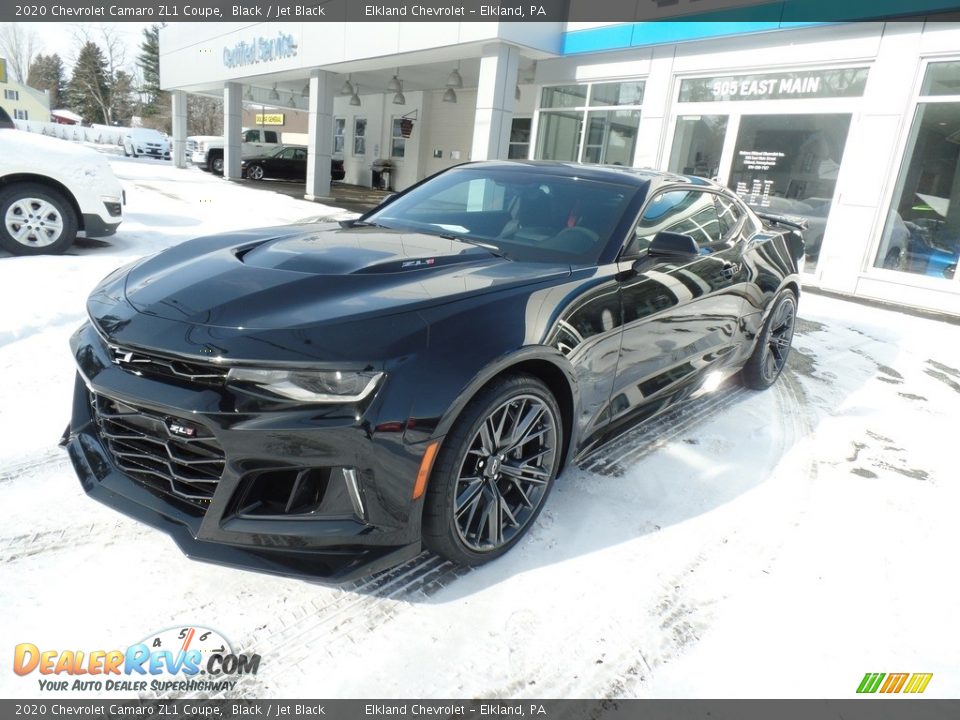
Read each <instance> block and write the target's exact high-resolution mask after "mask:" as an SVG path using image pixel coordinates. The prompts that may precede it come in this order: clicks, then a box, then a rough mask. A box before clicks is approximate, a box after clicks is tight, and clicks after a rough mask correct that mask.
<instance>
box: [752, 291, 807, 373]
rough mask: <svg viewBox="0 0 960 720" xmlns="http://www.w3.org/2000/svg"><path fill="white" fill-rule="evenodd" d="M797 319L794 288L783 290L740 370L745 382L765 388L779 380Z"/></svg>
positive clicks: (788, 353)
mask: <svg viewBox="0 0 960 720" xmlns="http://www.w3.org/2000/svg"><path fill="white" fill-rule="evenodd" d="M796 320H797V297H796V295H794V294H793V292H792V291H791V290H783V291H782V292H781V293H780V294H779V295H778V296H777V298H776V300H774V302H773V307H772V309H771V310H770V314H769V315H768V316H767V321H766V322H765V323H764V324H763V329H762V330H761V331H760V335H759V337H758V338H757V345H756V347H754V349H753V354H752V355H750V359H749V360H747V364H746V365H744V366H743V369H742V370H741V371H740V381H741V383H742V384H744V385H746V386H747V387H748V388H753V389H754V390H765V389H767V388H768V387H770V386H771V385H773V384H774V383H775V382H776V381H777V378H778V377H780V373H781V372H783V368H784V366H785V365H786V364H787V358H788V357H789V355H790V347H791V346H792V344H793V329H794V326H795V325H796Z"/></svg>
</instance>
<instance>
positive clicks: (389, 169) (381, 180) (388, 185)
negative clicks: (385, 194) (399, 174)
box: [370, 159, 393, 190]
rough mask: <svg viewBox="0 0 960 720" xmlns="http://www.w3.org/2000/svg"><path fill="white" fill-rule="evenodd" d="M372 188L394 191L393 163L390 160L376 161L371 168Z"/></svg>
mask: <svg viewBox="0 0 960 720" xmlns="http://www.w3.org/2000/svg"><path fill="white" fill-rule="evenodd" d="M370 170H371V175H372V178H371V180H372V182H371V186H372V187H373V188H374V189H376V190H393V187H392V184H393V183H392V182H391V181H392V179H393V163H392V162H391V161H390V160H385V159H381V160H374V161H373V165H371V166H370Z"/></svg>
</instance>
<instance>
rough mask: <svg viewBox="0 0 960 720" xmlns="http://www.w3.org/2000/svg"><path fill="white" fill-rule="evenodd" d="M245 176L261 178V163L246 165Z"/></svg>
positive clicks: (254, 178) (252, 178) (255, 178)
mask: <svg viewBox="0 0 960 720" xmlns="http://www.w3.org/2000/svg"><path fill="white" fill-rule="evenodd" d="M247 178H248V179H250V180H263V165H251V166H250V167H248V168H247Z"/></svg>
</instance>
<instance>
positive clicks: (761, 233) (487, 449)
mask: <svg viewBox="0 0 960 720" xmlns="http://www.w3.org/2000/svg"><path fill="white" fill-rule="evenodd" d="M637 218H639V220H637ZM771 223H772V224H764V222H763V221H762V220H761V219H760V218H759V217H758V216H757V215H756V214H754V212H753V211H752V210H750V209H749V208H748V207H747V206H746V205H744V204H743V202H742V201H741V200H740V199H739V198H737V197H736V196H735V195H733V194H732V193H731V192H730V191H729V190H727V189H725V188H723V187H722V186H719V185H717V184H715V183H713V182H710V181H707V180H703V179H700V178H695V177H681V176H677V175H673V174H666V173H660V172H657V171H653V170H638V169H633V168H625V167H614V166H584V165H577V164H573V163H559V162H532V161H531V162H526V161H525V162H479V163H469V164H464V165H460V166H456V167H453V168H450V169H448V170H445V171H443V172H441V173H439V174H437V175H434V176H433V177H431V178H428V179H427V180H424V181H422V182H421V183H419V184H417V185H415V186H413V187H412V188H409V189H407V190H406V191H404V192H402V193H400V194H398V195H394V196H391V197H390V198H388V199H387V200H386V201H385V202H384V203H383V204H381V205H380V206H379V207H377V208H376V209H374V210H372V211H370V212H368V213H367V214H365V215H363V216H362V217H361V218H360V219H358V220H354V221H344V222H342V223H340V224H336V223H327V224H300V225H293V226H288V227H274V228H265V229H261V230H243V231H239V232H233V233H227V234H222V235H215V236H211V237H205V238H201V239H197V240H194V241H190V242H185V243H183V244H180V245H178V246H176V247H174V248H171V249H169V250H166V251H165V252H163V253H161V254H159V255H155V256H153V257H152V258H148V259H146V260H144V261H142V262H138V263H136V264H134V265H132V266H128V267H127V268H124V269H121V270H118V271H116V272H114V273H113V274H111V275H109V276H108V277H107V278H105V279H104V280H103V281H102V282H101V283H100V285H99V286H98V287H97V288H96V289H95V290H94V291H93V294H92V295H91V296H90V299H89V301H88V305H87V309H88V313H89V318H90V319H89V321H88V322H87V323H86V324H85V325H83V326H82V327H81V328H80V329H79V330H78V331H77V332H76V334H75V335H74V336H73V338H72V341H71V346H72V349H73V354H74V357H75V359H76V362H77V366H78V370H79V373H78V376H77V381H76V386H75V395H74V402H73V417H72V419H71V421H70V425H69V427H68V429H67V432H66V433H65V435H64V443H65V444H66V445H67V446H68V448H69V452H70V456H71V458H72V461H73V465H74V467H75V469H76V472H77V474H78V475H79V477H80V479H81V483H82V485H83V488H84V489H85V490H86V492H88V493H89V494H90V495H92V496H93V497H95V498H96V499H98V500H100V501H101V502H103V503H106V504H107V505H110V506H113V507H115V508H117V509H119V510H121V511H122V512H124V513H125V514H127V515H132V516H134V517H137V518H139V519H140V520H142V521H143V522H146V523H148V524H151V525H153V526H155V527H157V528H160V529H162V530H164V531H166V532H168V533H170V534H171V535H172V536H173V537H174V538H175V539H176V542H177V543H178V544H179V545H180V547H181V548H182V549H183V550H184V551H185V552H186V553H187V554H188V555H190V556H191V557H193V558H198V559H203V560H208V561H212V562H217V563H222V564H227V565H233V566H239V567H244V568H251V569H256V570H261V571H267V572H273V573H279V574H284V575H295V576H309V577H317V578H323V579H327V580H333V581H343V580H347V579H350V578H353V577H356V576H358V575H361V574H365V573H369V572H373V571H375V570H378V569H382V568H385V567H388V566H391V565H394V564H396V563H399V562H402V561H404V560H407V559H409V558H412V557H414V556H415V555H417V554H418V553H419V552H420V551H421V547H422V546H426V547H428V548H430V549H432V550H433V551H435V552H437V553H439V554H440V555H442V556H443V557H446V558H449V559H450V560H453V561H455V562H458V563H463V564H466V565H477V564H481V563H484V562H487V561H489V560H492V559H493V558H496V557H498V556H500V555H502V554H503V553H504V552H506V551H507V550H509V549H510V548H511V547H513V546H514V545H515V544H516V543H517V542H518V541H519V540H520V539H521V538H522V537H523V535H524V533H526V532H527V530H528V529H529V528H530V527H531V525H532V524H533V523H534V521H535V519H536V517H537V514H538V513H539V512H540V510H541V509H542V507H543V505H544V503H545V502H546V500H547V496H548V495H549V493H550V489H551V488H552V487H553V485H554V484H555V481H556V478H557V476H558V475H559V473H560V472H561V470H562V469H563V468H564V467H565V466H568V465H570V464H571V463H572V462H573V461H574V460H575V459H576V458H578V457H581V456H582V455H583V454H584V453H586V452H588V451H589V450H591V449H592V448H595V447H597V446H598V445H599V444H601V443H603V442H604V441H606V440H608V439H609V438H610V437H612V436H613V435H616V434H617V433H619V432H622V431H623V430H625V429H626V428H629V427H631V426H633V425H635V424H636V423H638V422H641V421H642V420H644V419H646V418H649V417H651V416H653V415H656V414H657V413H660V412H662V411H663V410H664V409H666V408H667V407H669V406H671V405H673V404H674V403H677V402H680V401H681V400H682V399H684V398H686V397H688V396H690V395H691V394H693V393H695V392H707V391H708V389H709V388H710V387H712V386H713V385H714V383H716V382H717V381H719V380H721V379H722V378H724V377H726V376H729V375H733V374H736V375H737V377H738V378H739V380H740V382H742V383H743V384H744V385H746V386H748V387H751V388H757V389H763V388H767V387H769V386H771V385H773V384H774V383H775V382H776V380H777V378H778V376H779V375H780V373H781V371H782V370H783V367H784V365H785V363H786V361H787V357H788V354H789V352H790V345H791V341H792V338H793V330H794V323H795V319H796V310H797V301H798V296H799V287H800V280H799V275H798V271H797V264H798V262H799V261H800V259H801V258H802V256H803V241H802V238H800V237H799V235H798V234H797V232H796V231H795V230H794V229H793V226H791V225H790V224H789V223H787V222H780V221H771ZM773 223H775V224H773ZM702 249H708V250H709V251H710V252H709V253H707V254H704V253H703V252H701V250H702Z"/></svg>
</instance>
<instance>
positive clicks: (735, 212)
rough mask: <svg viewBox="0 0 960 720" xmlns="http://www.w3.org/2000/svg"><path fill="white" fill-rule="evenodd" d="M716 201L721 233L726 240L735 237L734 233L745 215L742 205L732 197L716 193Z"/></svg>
mask: <svg viewBox="0 0 960 720" xmlns="http://www.w3.org/2000/svg"><path fill="white" fill-rule="evenodd" d="M714 201H715V202H716V204H717V215H718V216H719V219H720V234H721V237H722V238H723V239H724V240H725V241H730V240H733V239H734V233H735V232H736V230H737V226H738V225H739V224H740V220H741V219H742V218H743V216H744V212H743V210H742V209H741V207H740V206H739V205H738V204H737V202H736V201H735V200H733V199H732V198H728V197H724V196H723V195H714Z"/></svg>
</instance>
